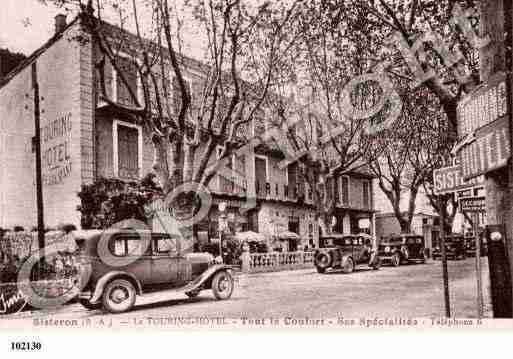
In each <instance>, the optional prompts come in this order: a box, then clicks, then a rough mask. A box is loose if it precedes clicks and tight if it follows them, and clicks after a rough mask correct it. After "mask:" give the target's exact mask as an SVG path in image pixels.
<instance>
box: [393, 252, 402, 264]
mask: <svg viewBox="0 0 513 359" xmlns="http://www.w3.org/2000/svg"><path fill="white" fill-rule="evenodd" d="M392 265H393V266H394V267H399V266H400V265H401V255H400V254H399V253H398V252H395V253H394V255H393V256H392Z"/></svg>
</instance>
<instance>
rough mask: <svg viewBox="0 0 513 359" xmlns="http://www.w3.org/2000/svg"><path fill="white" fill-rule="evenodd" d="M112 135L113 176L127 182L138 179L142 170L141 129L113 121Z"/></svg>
mask: <svg viewBox="0 0 513 359" xmlns="http://www.w3.org/2000/svg"><path fill="white" fill-rule="evenodd" d="M112 133H113V146H112V147H113V151H114V156H113V157H114V176H115V177H119V178H121V179H129V180H134V179H139V178H140V176H141V168H142V129H141V127H140V126H137V125H134V124H131V123H127V122H122V121H118V120H114V122H113V129H112Z"/></svg>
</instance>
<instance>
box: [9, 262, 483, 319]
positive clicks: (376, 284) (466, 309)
mask: <svg viewBox="0 0 513 359" xmlns="http://www.w3.org/2000/svg"><path fill="white" fill-rule="evenodd" d="M474 263H475V262H474V258H469V259H466V260H464V261H449V279H450V296H451V311H452V314H453V315H454V316H455V317H459V318H462V317H467V318H475V317H476V280H475V278H476V277H475V269H474V268H475V267H474ZM482 267H483V269H484V272H483V284H484V285H483V288H484V296H485V300H484V302H485V316H490V304H489V303H490V299H489V296H488V292H489V280H488V272H487V263H486V259H485V258H483V260H482ZM441 273H442V270H441V263H440V261H429V262H428V263H426V264H416V265H404V266H401V267H398V268H393V267H388V266H385V267H382V268H381V269H380V270H378V271H373V270H370V269H367V268H361V269H359V270H357V271H356V272H354V273H352V274H343V273H327V274H318V273H317V272H316V271H315V269H313V268H312V269H306V270H296V271H283V272H273V273H262V274H252V275H238V276H237V286H236V288H235V291H234V294H233V296H232V298H231V299H230V300H226V301H216V300H214V298H213V296H212V293H211V291H204V292H202V293H200V295H199V296H198V297H197V298H194V299H189V298H187V297H186V296H185V295H177V294H173V295H172V296H171V297H170V296H162V295H159V296H157V297H155V296H153V297H151V298H142V300H139V299H138V303H137V306H136V307H135V308H134V310H133V311H132V312H129V313H123V314H118V315H115V317H116V320H124V319H125V318H126V321H127V322H128V321H129V320H132V319H133V318H134V317H138V318H148V317H155V318H159V317H170V316H172V317H190V316H203V317H205V316H206V317H216V316H219V317H225V318H233V319H241V318H254V319H258V318H270V317H278V318H285V317H288V316H291V317H296V318H302V317H309V318H337V317H338V318H340V317H344V318H361V317H371V318H373V317H381V318H383V317H403V318H404V317H410V318H419V317H429V318H436V317H442V316H443V314H444V306H443V305H444V304H443V291H442V276H441ZM109 317H113V316H112V315H105V313H103V312H102V311H100V310H93V311H89V310H86V309H84V308H83V307H82V306H81V305H79V304H71V305H66V306H62V307H60V308H58V309H54V310H51V311H46V312H42V311H39V312H32V313H29V312H22V313H18V314H16V315H11V316H7V318H6V317H3V318H5V319H13V320H16V319H28V318H31V319H33V318H43V319H44V318H52V319H59V318H73V319H82V320H84V319H91V320H92V321H95V320H97V319H98V318H109ZM3 324H5V322H4V323H3Z"/></svg>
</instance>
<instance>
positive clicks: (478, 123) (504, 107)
mask: <svg viewBox="0 0 513 359" xmlns="http://www.w3.org/2000/svg"><path fill="white" fill-rule="evenodd" d="M507 113H508V102H507V94H506V75H505V74H504V73H503V72H500V73H498V74H496V75H494V76H493V77H491V78H490V79H489V81H488V82H487V83H486V85H484V86H483V87H480V88H478V89H477V90H476V91H475V92H472V93H471V94H469V95H468V96H466V97H465V98H464V99H463V100H462V101H460V103H459V104H458V135H459V136H460V138H461V137H464V136H466V135H468V134H471V133H473V132H474V131H475V130H477V129H479V128H481V127H483V126H486V125H487V124H489V123H492V122H493V121H495V120H497V119H499V118H501V117H503V116H506V115H507Z"/></svg>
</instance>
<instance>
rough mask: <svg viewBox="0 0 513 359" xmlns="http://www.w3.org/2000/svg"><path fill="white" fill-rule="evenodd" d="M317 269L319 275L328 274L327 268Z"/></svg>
mask: <svg viewBox="0 0 513 359" xmlns="http://www.w3.org/2000/svg"><path fill="white" fill-rule="evenodd" d="M315 269H317V273H321V274H323V273H325V272H326V268H324V267H315Z"/></svg>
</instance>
